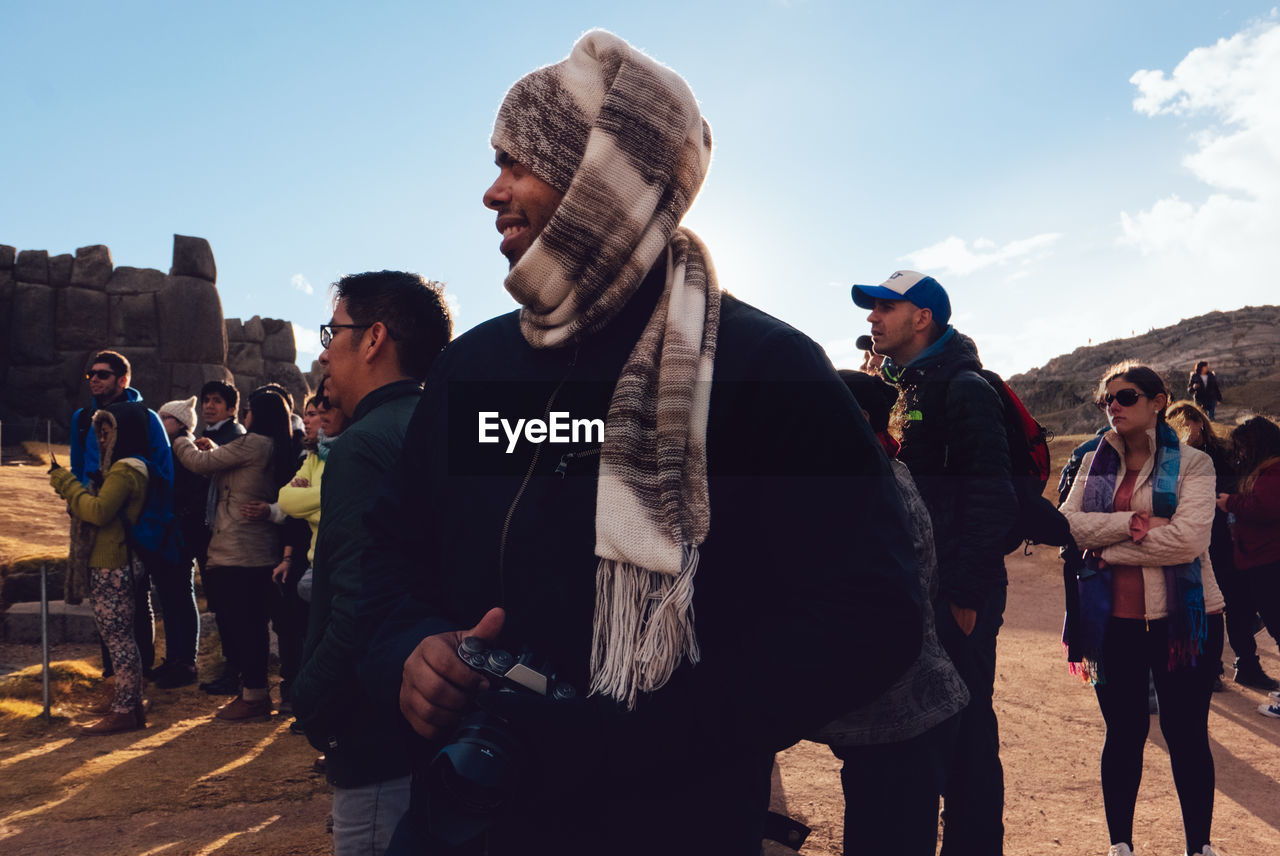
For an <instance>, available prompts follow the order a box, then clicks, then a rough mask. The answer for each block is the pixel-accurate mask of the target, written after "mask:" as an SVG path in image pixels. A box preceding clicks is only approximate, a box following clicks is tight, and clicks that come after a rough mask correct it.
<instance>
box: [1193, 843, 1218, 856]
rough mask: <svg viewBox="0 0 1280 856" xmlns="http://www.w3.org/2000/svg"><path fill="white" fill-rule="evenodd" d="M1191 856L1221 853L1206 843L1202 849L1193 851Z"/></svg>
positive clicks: (1215, 855)
mask: <svg viewBox="0 0 1280 856" xmlns="http://www.w3.org/2000/svg"><path fill="white" fill-rule="evenodd" d="M1191 856H1219V854H1218V851H1217V850H1214V849H1213V848H1212V847H1210V846H1209V845H1208V844H1206V845H1205V846H1204V848H1203V849H1202V850H1197V851H1196V852H1195V853H1192V854H1191Z"/></svg>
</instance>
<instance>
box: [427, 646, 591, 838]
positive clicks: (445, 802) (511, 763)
mask: <svg viewBox="0 0 1280 856" xmlns="http://www.w3.org/2000/svg"><path fill="white" fill-rule="evenodd" d="M458 657H459V659H461V660H462V662H464V663H466V664H467V665H468V666H470V667H471V668H472V669H474V670H475V671H477V672H479V673H481V674H483V675H484V676H485V677H487V678H488V679H489V683H490V689H491V691H496V692H499V693H525V694H533V695H537V696H543V697H545V698H548V699H551V700H555V701H567V700H570V699H574V698H577V696H578V693H577V690H575V689H574V687H573V686H572V685H570V684H568V683H566V682H564V681H559V680H556V677H555V674H554V673H552V672H551V670H550V669H549V668H547V667H546V666H545V665H543V666H541V667H536V666H535V665H534V664H535V663H536V662H537V661H536V658H535V657H534V656H533V655H532V654H529V653H525V654H522V655H521V656H519V657H517V656H515V655H513V654H511V653H510V652H509V651H504V650H502V649H500V648H491V647H490V646H489V643H488V642H486V641H485V640H484V639H481V638H480V637H478V636H468V637H467V638H465V639H463V640H462V643H461V644H460V645H459V646H458ZM530 763H531V752H530V751H529V749H528V747H526V746H524V745H523V744H522V742H521V740H520V739H519V738H518V737H517V736H516V734H515V732H514V731H513V730H512V728H511V726H510V723H509V722H507V720H506V719H504V718H503V717H502V716H499V715H498V714H495V713H492V712H490V711H486V710H482V709H481V710H476V711H473V712H472V713H470V714H468V715H467V716H466V717H465V718H464V719H463V720H462V722H461V723H460V724H459V725H458V730H457V731H455V732H454V734H453V737H452V739H450V741H449V743H448V744H446V745H445V746H444V747H443V748H441V749H440V751H439V752H437V753H436V755H435V757H434V758H432V760H431V763H430V765H429V766H428V767H427V770H426V773H425V779H426V781H425V791H426V793H425V796H426V798H427V804H426V806H425V807H421V808H422V809H425V817H423V816H422V814H421V813H420V814H419V819H420V820H425V825H426V830H425V831H426V832H427V833H428V835H429V836H430V838H432V839H434V840H436V841H441V842H443V843H446V844H450V845H458V844H462V843H464V842H466V841H470V840H471V839H472V838H475V837H476V836H477V835H479V834H480V833H481V832H482V831H483V830H484V829H485V827H487V826H488V825H489V823H490V822H491V821H492V820H493V819H494V818H495V817H496V816H497V815H498V814H499V813H501V811H502V809H503V807H504V806H506V805H508V804H510V802H511V801H512V799H513V798H515V796H516V795H517V794H518V792H519V790H520V788H521V787H522V785H524V783H525V782H526V780H527V778H528V773H529V767H530ZM416 790H417V788H416V787H415V791H416ZM415 802H416V800H415ZM418 809H419V807H416V806H415V811H418Z"/></svg>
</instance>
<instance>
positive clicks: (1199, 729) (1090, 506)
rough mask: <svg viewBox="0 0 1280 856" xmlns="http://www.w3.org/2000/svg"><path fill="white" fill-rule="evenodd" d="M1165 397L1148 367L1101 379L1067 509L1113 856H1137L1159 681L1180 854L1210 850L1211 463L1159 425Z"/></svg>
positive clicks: (1216, 620) (1214, 597) (1080, 666)
mask: <svg viewBox="0 0 1280 856" xmlns="http://www.w3.org/2000/svg"><path fill="white" fill-rule="evenodd" d="M1167 403H1168V394H1167V393H1166V391H1165V386H1164V382H1163V381H1162V380H1161V379H1160V376H1159V375H1158V374H1156V372H1154V371H1153V370H1151V369H1150V368H1147V367H1146V366H1142V365H1138V364H1136V363H1121V364H1119V365H1117V366H1113V367H1112V368H1110V369H1109V370H1107V372H1106V373H1105V374H1104V375H1103V380H1102V383H1101V384H1100V386H1099V390H1098V406H1099V407H1100V408H1101V409H1102V410H1104V411H1105V412H1106V414H1107V419H1108V421H1109V422H1110V423H1111V430H1110V431H1108V432H1107V433H1106V435H1104V437H1103V440H1102V442H1101V443H1100V444H1099V445H1098V448H1097V451H1095V452H1093V453H1090V454H1089V455H1087V456H1086V457H1085V459H1084V461H1083V462H1082V464H1081V468H1080V469H1081V472H1082V473H1086V475H1085V477H1084V478H1077V479H1076V482H1075V484H1074V485H1073V486H1072V488H1071V493H1070V495H1068V497H1067V501H1066V503H1065V504H1064V505H1063V507H1062V513H1063V514H1064V515H1065V516H1066V518H1067V521H1068V523H1070V525H1071V535H1072V536H1073V537H1074V538H1075V540H1076V543H1077V544H1079V545H1080V547H1081V548H1082V549H1083V550H1084V551H1085V566H1084V568H1083V569H1082V570H1081V571H1080V572H1079V575H1078V581H1077V583H1078V589H1079V595H1080V607H1079V611H1078V613H1077V615H1076V616H1075V618H1074V619H1073V623H1074V624H1075V626H1073V627H1069V628H1068V632H1069V633H1071V634H1072V638H1073V639H1074V640H1075V641H1076V642H1077V643H1078V645H1077V648H1078V651H1079V653H1080V655H1081V656H1080V662H1078V663H1073V664H1072V671H1074V672H1076V673H1077V674H1080V675H1082V676H1083V677H1084V678H1085V679H1086V680H1087V681H1089V682H1090V683H1091V684H1093V686H1094V690H1095V692H1096V694H1097V698H1098V706H1099V707H1100V708H1101V710H1102V718H1103V720H1104V721H1105V722H1106V726H1107V735H1106V741H1105V743H1104V744H1103V749H1102V802H1103V808H1104V810H1105V812H1106V818H1107V829H1108V831H1109V833H1110V836H1111V850H1110V854H1111V856H1131V854H1132V853H1133V814H1134V806H1135V805H1136V803H1137V799H1138V784H1139V782H1140V781H1141V779H1142V753H1143V747H1144V746H1145V744H1146V739H1147V731H1148V728H1149V727H1150V716H1149V713H1148V706H1147V675H1148V673H1150V674H1151V675H1152V677H1153V678H1154V680H1155V688H1156V696H1157V698H1158V699H1159V703H1160V730H1161V732H1162V733H1163V734H1164V737H1165V741H1166V743H1167V744H1168V747H1169V759H1170V762H1171V764H1172V767H1173V781H1174V786H1175V787H1176V789H1177V792H1178V801H1179V803H1180V805H1181V809H1182V819H1183V833H1184V836H1185V838H1186V847H1187V851H1186V852H1187V853H1189V854H1195V856H1214V854H1215V851H1214V850H1213V848H1212V847H1210V846H1209V829H1210V826H1211V824H1212V820H1213V789H1214V778H1213V756H1212V755H1211V754H1210V751H1209V734H1208V721H1209V699H1210V697H1211V694H1212V690H1213V683H1214V679H1215V678H1216V677H1217V675H1218V669H1219V665H1220V663H1221V660H1222V633H1223V623H1222V622H1223V619H1222V607H1223V599H1222V593H1221V592H1220V591H1219V590H1218V585H1217V581H1216V580H1215V579H1214V576H1213V565H1212V563H1211V562H1210V559H1209V552H1208V550H1209V539H1210V536H1211V532H1212V529H1213V512H1214V502H1215V500H1216V496H1215V480H1214V469H1213V462H1212V461H1211V460H1210V458H1209V456H1208V455H1206V454H1205V453H1204V452H1201V451H1199V450H1197V449H1193V448H1191V447H1190V446H1187V445H1186V444H1184V443H1181V442H1179V440H1178V436H1177V434H1175V433H1174V431H1173V429H1172V428H1170V427H1169V425H1168V424H1167V423H1166V422H1165V418H1164V410H1165V405H1166V404H1167Z"/></svg>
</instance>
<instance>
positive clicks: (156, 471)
mask: <svg viewBox="0 0 1280 856" xmlns="http://www.w3.org/2000/svg"><path fill="white" fill-rule="evenodd" d="M130 371H131V366H130V365H129V360H128V359H127V358H126V357H125V356H124V355H123V354H120V353H118V352H116V351H99V352H98V353H96V354H94V355H93V357H92V358H90V360H89V365H88V367H87V368H86V369H85V379H86V380H87V381H88V382H89V394H90V398H89V406H88V407H82V408H80V409H79V410H77V411H76V412H75V413H74V414H73V415H72V417H71V472H72V473H74V474H75V476H76V478H78V479H79V480H80V482H81V483H82V484H84V485H85V486H86V487H88V486H89V485H90V484H91V483H93V480H94V478H95V477H97V478H100V477H101V473H100V472H99V471H100V469H101V467H100V464H99V461H98V441H97V439H96V438H95V437H94V434H93V432H92V431H91V430H90V426H91V424H92V422H93V414H94V413H96V412H97V411H98V410H100V409H102V408H104V407H106V406H107V405H109V404H115V403H116V402H118V401H132V402H141V401H142V393H141V392H139V391H138V390H136V389H134V388H133V387H131V386H129V377H130ZM147 414H148V429H147V440H148V445H147V463H148V464H149V468H150V469H151V471H152V478H154V479H156V484H155V485H154V486H153V487H151V488H149V489H148V491H147V504H146V505H145V506H144V507H143V510H142V517H141V518H140V519H139V520H138V523H137V525H136V526H134V528H133V538H134V540H135V542H136V543H137V547H138V548H139V552H140V553H141V554H142V555H141V556H140V558H141V559H142V561H143V565H144V567H145V568H146V571H147V574H148V576H149V577H151V576H154V577H155V578H156V579H157V580H160V579H161V578H164V579H166V580H167V579H168V575H166V573H165V571H166V570H168V569H169V567H170V566H176V565H177V562H178V547H179V544H180V540H181V536H180V535H179V534H178V532H177V526H176V523H175V521H174V516H173V454H172V452H171V451H170V450H169V435H168V434H166V433H165V430H164V423H162V422H161V421H160V417H159V415H158V414H157V413H156V412H155V411H154V410H148V411H147ZM86 538H87V539H88V540H89V541H92V536H89V535H87V533H85V532H84V531H83V529H82V528H81V527H78V526H77V524H76V523H74V522H73V523H72V535H71V541H72V546H71V560H70V564H71V566H72V567H71V574H73V575H78V574H80V572H81V565H83V568H84V573H85V574H87V573H88V565H87V564H84V562H87V560H88V548H87V546H86V544H85V540H86ZM81 558H82V559H83V562H82V561H79V560H80V559H81ZM69 585H70V584H69ZM86 586H87V583H86ZM135 595H136V602H135V607H136V608H135V610H134V631H135V634H136V636H137V640H138V650H139V652H140V653H141V655H142V670H143V674H145V675H147V676H148V677H150V674H151V667H152V666H153V665H154V663H155V640H154V627H153V624H152V621H153V618H152V612H151V584H150V580H149V579H148V580H143V581H141V583H140V584H137V585H135ZM102 650H103V654H104V659H103V664H104V667H105V668H104V670H103V671H104V674H107V675H109V674H112V673H113V672H112V670H111V668H110V663H109V661H108V660H107V658H106V656H105V654H106V648H105V647H104V648H103V649H102Z"/></svg>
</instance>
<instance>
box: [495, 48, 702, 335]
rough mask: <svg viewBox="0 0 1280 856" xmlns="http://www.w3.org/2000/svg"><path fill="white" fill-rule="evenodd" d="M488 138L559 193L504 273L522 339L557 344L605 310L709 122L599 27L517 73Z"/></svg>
mask: <svg viewBox="0 0 1280 856" xmlns="http://www.w3.org/2000/svg"><path fill="white" fill-rule="evenodd" d="M491 142H492V143H493V146H494V148H496V149H501V150H502V151H505V152H507V153H508V154H510V155H511V156H512V157H514V158H515V159H516V160H517V161H519V162H520V163H521V164H523V165H524V166H526V167H528V169H529V170H530V171H531V172H532V173H533V174H534V175H536V176H537V177H538V178H541V179H542V180H543V181H545V182H547V183H548V184H550V185H551V186H552V187H554V188H555V189H556V190H558V191H560V192H561V193H562V194H564V198H563V199H562V200H561V202H560V206H559V207H558V208H557V209H556V212H555V214H554V215H553V216H552V218H551V220H550V222H548V223H547V226H546V228H544V229H543V231H542V234H541V235H539V236H538V238H537V240H535V241H534V243H533V245H532V246H531V247H530V248H529V250H528V251H527V252H526V253H525V254H524V255H523V256H522V257H521V258H520V261H519V262H517V264H516V265H515V267H513V268H512V269H511V272H510V273H509V274H508V276H507V280H506V287H507V291H509V292H510V293H511V295H512V297H514V298H515V299H516V301H517V302H518V303H520V305H521V306H523V307H524V312H523V313H522V317H521V324H522V329H523V330H524V334H525V337H526V338H527V339H528V340H529V342H530V343H531V344H532V345H533V346H534V347H556V346H559V345H564V344H568V343H569V342H571V341H573V340H575V339H576V338H578V337H579V336H580V335H585V334H589V333H591V332H594V331H595V330H598V329H599V328H600V327H602V326H603V325H604V324H605V323H607V322H608V321H609V319H610V318H612V317H613V316H614V315H615V314H617V312H618V310H619V309H621V308H622V306H623V305H625V303H626V301H627V299H629V298H630V296H631V294H633V293H634V292H635V289H636V288H638V287H639V285H640V282H641V281H642V280H643V279H644V276H645V274H646V273H647V272H648V271H649V268H650V267H652V265H653V263H654V262H655V261H656V260H657V258H658V255H659V254H660V253H661V252H662V251H663V250H664V249H666V247H667V244H668V243H669V242H670V241H671V238H672V237H673V236H674V234H675V232H676V229H677V227H678V226H679V223H680V220H681V218H683V217H684V215H685V212H686V211H688V210H689V206H690V205H692V204H693V199H694V197H695V196H697V194H698V190H699V189H700V188H701V187H702V180H703V178H704V177H705V176H706V173H707V169H708V167H709V166H710V163H711V127H710V126H709V125H708V124H707V122H706V120H705V119H703V118H702V113H701V111H700V110H699V109H698V100H697V98H695V97H694V95H693V91H692V90H691V89H690V88H689V84H688V83H686V82H685V80H684V78H682V77H681V76H680V75H679V74H676V72H674V71H672V70H671V69H669V68H667V67H666V66H664V65H662V64H660V63H658V62H657V61H656V60H654V59H652V58H651V57H649V56H647V55H646V54H644V53H643V52H641V51H639V50H636V49H635V48H633V47H632V46H631V45H629V44H627V43H626V42H625V41H624V40H622V39H621V38H619V37H618V36H615V35H614V34H613V33H609V32H606V31H604V30H592V31H591V32H589V33H587V34H586V35H584V36H583V37H582V38H581V39H579V40H578V42H577V44H575V45H574V46H573V50H572V52H571V53H570V54H569V56H568V58H566V59H564V60H561V61H560V62H558V63H554V64H552V65H548V66H544V67H543V68H540V69H537V70H536V71H533V72H530V73H529V74H527V75H525V76H524V77H523V78H521V79H520V80H518V81H517V82H516V83H515V85H514V86H512V87H511V89H510V91H508V92H507V95H506V98H504V99H503V102H502V106H501V107H500V108H499V109H498V116H497V119H496V121H495V122H494V128H493V137H492V139H491Z"/></svg>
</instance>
